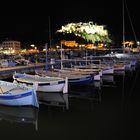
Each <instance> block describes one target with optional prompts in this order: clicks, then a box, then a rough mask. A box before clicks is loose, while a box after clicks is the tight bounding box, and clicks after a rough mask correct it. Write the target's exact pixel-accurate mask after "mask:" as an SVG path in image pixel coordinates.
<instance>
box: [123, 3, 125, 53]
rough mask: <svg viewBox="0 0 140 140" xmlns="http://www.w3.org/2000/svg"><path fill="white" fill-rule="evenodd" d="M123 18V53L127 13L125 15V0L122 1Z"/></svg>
mask: <svg viewBox="0 0 140 140" xmlns="http://www.w3.org/2000/svg"><path fill="white" fill-rule="evenodd" d="M122 16H123V48H122V49H123V53H124V52H125V51H124V49H125V13H124V0H122Z"/></svg>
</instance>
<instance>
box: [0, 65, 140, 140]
mask: <svg viewBox="0 0 140 140" xmlns="http://www.w3.org/2000/svg"><path fill="white" fill-rule="evenodd" d="M105 79H107V77H106V78H105ZM111 79H112V81H103V82H102V84H101V85H100V87H95V86H93V85H88V86H82V87H80V86H78V87H73V88H71V89H70V92H69V96H68V98H69V110H65V109H64V108H63V107H58V106H49V105H45V104H40V107H39V109H35V108H30V109H29V108H28V107H25V108H24V107H18V108H17V107H16V108H15V107H5V106H0V134H1V138H2V139H5V140H8V139H10V138H12V139H18V140H21V139H34V140H41V139H48V140H56V139H61V140H66V139H73V140H74V139H80V140H104V139H111V140H125V139H128V138H129V139H130V138H131V139H136V138H135V137H137V139H138V136H139V133H138V130H139V129H138V128H139V127H138V126H139V125H138V124H139V123H138V122H139V117H138V116H139V106H140V101H139V99H140V94H139V91H140V67H139V66H138V67H137V68H136V69H135V70H134V71H128V72H126V73H125V74H121V75H113V76H112V77H111ZM8 80H9V79H8Z"/></svg>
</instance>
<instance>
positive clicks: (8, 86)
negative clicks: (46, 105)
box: [0, 81, 39, 107]
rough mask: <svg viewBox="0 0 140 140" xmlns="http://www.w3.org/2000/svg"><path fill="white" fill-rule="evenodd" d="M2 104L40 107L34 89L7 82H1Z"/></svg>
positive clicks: (0, 98)
mask: <svg viewBox="0 0 140 140" xmlns="http://www.w3.org/2000/svg"><path fill="white" fill-rule="evenodd" d="M0 104H2V105H8V106H34V107H39V104H38V100H37V96H36V91H35V90H34V89H33V88H31V87H27V86H25V85H22V84H15V83H12V82H7V81H0Z"/></svg>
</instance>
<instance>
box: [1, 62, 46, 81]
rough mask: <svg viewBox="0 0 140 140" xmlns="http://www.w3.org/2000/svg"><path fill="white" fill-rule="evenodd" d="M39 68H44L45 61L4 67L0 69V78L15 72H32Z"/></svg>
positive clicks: (7, 76) (8, 76) (10, 75)
mask: <svg viewBox="0 0 140 140" xmlns="http://www.w3.org/2000/svg"><path fill="white" fill-rule="evenodd" d="M40 68H42V69H43V68H45V63H34V64H30V65H25V66H14V67H4V68H1V69H0V79H7V78H10V77H12V75H13V74H14V73H15V72H20V73H34V72H35V70H37V69H40Z"/></svg>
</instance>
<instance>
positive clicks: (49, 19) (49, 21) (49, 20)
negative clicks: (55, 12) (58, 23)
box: [48, 16, 52, 47]
mask: <svg viewBox="0 0 140 140" xmlns="http://www.w3.org/2000/svg"><path fill="white" fill-rule="evenodd" d="M48 23H49V43H50V44H49V46H50V47H51V45H52V41H51V18H50V16H49V17H48Z"/></svg>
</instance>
